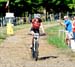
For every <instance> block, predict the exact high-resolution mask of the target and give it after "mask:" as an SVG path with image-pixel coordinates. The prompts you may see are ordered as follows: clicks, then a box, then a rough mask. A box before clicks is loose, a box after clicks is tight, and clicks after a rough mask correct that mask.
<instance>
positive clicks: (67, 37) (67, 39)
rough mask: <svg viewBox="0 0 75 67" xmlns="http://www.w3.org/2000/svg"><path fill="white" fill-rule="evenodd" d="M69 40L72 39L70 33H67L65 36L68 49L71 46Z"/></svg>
mask: <svg viewBox="0 0 75 67" xmlns="http://www.w3.org/2000/svg"><path fill="white" fill-rule="evenodd" d="M71 38H72V33H67V35H66V44H67V45H68V46H69V47H70V46H71Z"/></svg>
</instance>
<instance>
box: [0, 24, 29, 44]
mask: <svg viewBox="0 0 75 67" xmlns="http://www.w3.org/2000/svg"><path fill="white" fill-rule="evenodd" d="M29 26H30V25H29V24H22V25H17V26H14V32H16V31H17V30H20V29H24V28H28V27H29ZM7 36H8V35H7V33H6V27H1V28H0V43H2V42H3V41H4V40H5V39H6V38H7Z"/></svg>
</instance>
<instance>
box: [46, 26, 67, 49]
mask: <svg viewBox="0 0 75 67" xmlns="http://www.w3.org/2000/svg"><path fill="white" fill-rule="evenodd" d="M62 30H64V28H63V27H61V26H54V27H50V28H47V29H46V32H47V34H48V37H47V40H48V43H49V44H52V45H54V46H56V47H57V48H67V46H66V44H65V42H64V37H65V33H64V32H63V31H62Z"/></svg>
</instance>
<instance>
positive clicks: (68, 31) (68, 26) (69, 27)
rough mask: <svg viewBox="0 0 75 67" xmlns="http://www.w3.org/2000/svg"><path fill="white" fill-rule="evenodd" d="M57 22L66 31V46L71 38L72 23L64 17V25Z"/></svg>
mask: <svg viewBox="0 0 75 67" xmlns="http://www.w3.org/2000/svg"><path fill="white" fill-rule="evenodd" d="M58 22H59V23H60V24H61V25H63V26H64V27H65V30H66V37H65V41H66V44H67V45H68V46H70V44H71V38H72V23H71V20H69V18H68V16H64V23H62V22H61V21H60V20H58Z"/></svg>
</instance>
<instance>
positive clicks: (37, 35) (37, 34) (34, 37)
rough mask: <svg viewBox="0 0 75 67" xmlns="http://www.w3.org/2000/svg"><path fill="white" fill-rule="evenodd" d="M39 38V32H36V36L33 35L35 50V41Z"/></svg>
mask: <svg viewBox="0 0 75 67" xmlns="http://www.w3.org/2000/svg"><path fill="white" fill-rule="evenodd" d="M38 39H39V33H34V36H33V40H34V41H33V42H34V51H35V49H36V48H35V42H38Z"/></svg>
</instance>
